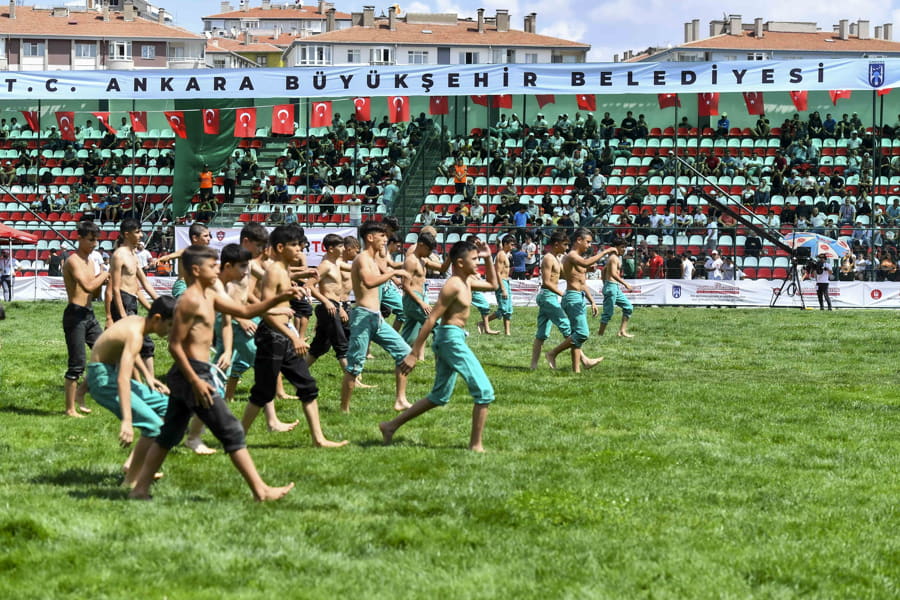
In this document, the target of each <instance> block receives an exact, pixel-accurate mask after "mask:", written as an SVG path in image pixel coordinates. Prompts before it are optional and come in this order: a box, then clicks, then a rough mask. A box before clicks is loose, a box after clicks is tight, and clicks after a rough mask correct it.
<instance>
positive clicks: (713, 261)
mask: <svg viewBox="0 0 900 600" xmlns="http://www.w3.org/2000/svg"><path fill="white" fill-rule="evenodd" d="M713 222H715V221H713ZM703 266H704V267H705V268H706V278H707V279H711V280H716V281H721V279H722V259H721V258H719V252H718V251H717V250H713V251H712V252H710V253H709V256H708V257H707V258H706V262H705V263H704V264H703Z"/></svg>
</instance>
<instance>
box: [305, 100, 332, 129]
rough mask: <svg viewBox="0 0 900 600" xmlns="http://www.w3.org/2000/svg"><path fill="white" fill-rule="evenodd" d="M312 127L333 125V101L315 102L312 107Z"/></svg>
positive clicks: (310, 118)
mask: <svg viewBox="0 0 900 600" xmlns="http://www.w3.org/2000/svg"><path fill="white" fill-rule="evenodd" d="M310 110H311V111H312V112H311V114H310V116H309V126H310V127H331V101H330V100H326V101H324V102H313V103H312V106H311V107H310Z"/></svg>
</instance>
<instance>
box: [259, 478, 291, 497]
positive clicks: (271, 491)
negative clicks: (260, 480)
mask: <svg viewBox="0 0 900 600" xmlns="http://www.w3.org/2000/svg"><path fill="white" fill-rule="evenodd" d="M292 489H294V482H293V481H292V482H290V483H289V484H287V485H286V486H284V487H269V486H266V488H265V489H264V490H263V491H262V493H261V494H260V495H259V496H257V497H256V501H257V502H271V501H272V500H279V499H281V498H284V497H285V496H287V494H288V492H290V491H291V490H292Z"/></svg>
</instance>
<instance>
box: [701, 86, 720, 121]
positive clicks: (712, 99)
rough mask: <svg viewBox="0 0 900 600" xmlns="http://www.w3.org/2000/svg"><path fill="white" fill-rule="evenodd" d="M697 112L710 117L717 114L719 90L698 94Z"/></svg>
mask: <svg viewBox="0 0 900 600" xmlns="http://www.w3.org/2000/svg"><path fill="white" fill-rule="evenodd" d="M697 114H698V115H700V116H701V117H712V116H714V115H717V114H719V92H703V93H701V94H698V97H697Z"/></svg>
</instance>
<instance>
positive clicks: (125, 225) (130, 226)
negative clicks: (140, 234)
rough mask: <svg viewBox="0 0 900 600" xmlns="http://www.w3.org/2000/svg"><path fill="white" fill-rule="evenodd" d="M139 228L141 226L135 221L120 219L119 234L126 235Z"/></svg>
mask: <svg viewBox="0 0 900 600" xmlns="http://www.w3.org/2000/svg"><path fill="white" fill-rule="evenodd" d="M140 228H141V224H140V222H139V221H138V220H137V219H122V222H121V223H119V233H126V232H128V231H134V230H135V229H140Z"/></svg>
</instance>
